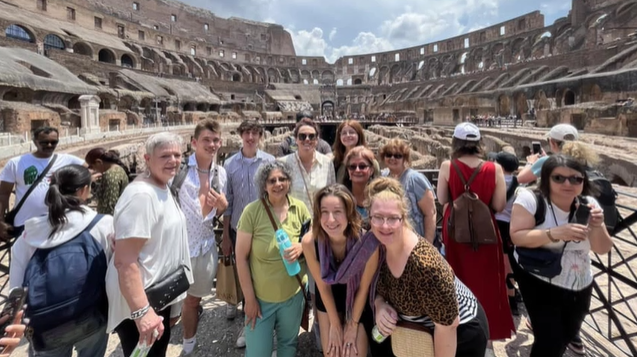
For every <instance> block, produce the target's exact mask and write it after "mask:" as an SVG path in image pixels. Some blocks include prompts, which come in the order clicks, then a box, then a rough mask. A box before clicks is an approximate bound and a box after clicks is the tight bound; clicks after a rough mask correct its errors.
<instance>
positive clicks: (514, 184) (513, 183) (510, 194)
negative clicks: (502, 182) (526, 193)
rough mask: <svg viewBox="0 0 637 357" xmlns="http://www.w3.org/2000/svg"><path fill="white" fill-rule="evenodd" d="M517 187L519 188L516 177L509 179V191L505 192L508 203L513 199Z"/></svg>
mask: <svg viewBox="0 0 637 357" xmlns="http://www.w3.org/2000/svg"><path fill="white" fill-rule="evenodd" d="M518 186H520V183H519V182H518V177H517V176H513V177H511V186H509V189H508V190H507V202H509V200H510V199H511V198H512V197H513V195H514V194H515V190H517V188H518Z"/></svg>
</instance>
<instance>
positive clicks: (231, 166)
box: [223, 150, 274, 230]
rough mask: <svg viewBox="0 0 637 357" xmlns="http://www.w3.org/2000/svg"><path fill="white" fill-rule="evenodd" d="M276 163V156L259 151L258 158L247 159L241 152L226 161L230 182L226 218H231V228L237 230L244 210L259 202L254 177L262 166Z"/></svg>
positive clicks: (227, 190)
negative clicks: (267, 163) (252, 203)
mask: <svg viewBox="0 0 637 357" xmlns="http://www.w3.org/2000/svg"><path fill="white" fill-rule="evenodd" d="M271 161H274V156H272V155H270V154H268V153H266V152H264V151H261V150H257V155H256V157H253V158H245V157H244V156H243V153H242V152H241V150H239V152H238V153H236V154H234V155H232V156H231V157H230V158H229V159H227V160H226V162H225V163H224V165H223V167H224V169H226V175H227V177H228V181H227V184H226V199H227V200H228V208H227V209H226V211H225V213H224V214H223V215H224V216H226V217H227V216H231V217H232V219H231V220H230V228H232V229H234V230H236V229H237V224H238V223H239V218H241V213H242V212H243V209H244V208H245V207H246V206H247V205H248V203H250V202H252V201H256V200H257V191H258V190H257V186H256V184H255V182H254V176H255V175H256V172H257V169H258V168H259V167H260V166H261V164H263V163H266V162H271Z"/></svg>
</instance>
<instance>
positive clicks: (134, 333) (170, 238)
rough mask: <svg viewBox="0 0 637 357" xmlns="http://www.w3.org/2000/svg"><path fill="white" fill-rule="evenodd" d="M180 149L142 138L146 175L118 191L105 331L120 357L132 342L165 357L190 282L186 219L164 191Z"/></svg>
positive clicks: (174, 143) (169, 139)
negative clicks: (118, 343)
mask: <svg viewBox="0 0 637 357" xmlns="http://www.w3.org/2000/svg"><path fill="white" fill-rule="evenodd" d="M181 150H182V139H181V137H179V136H178V135H175V134H173V133H169V132H162V133H158V134H154V135H152V136H151V137H150V138H148V140H147V141H146V154H144V160H145V162H146V173H145V174H144V175H141V176H138V177H137V178H136V179H135V181H133V182H132V183H130V184H129V185H128V186H127V187H126V189H124V192H123V193H122V196H121V197H120V199H119V201H118V202H117V205H116V206H115V215H114V225H115V234H116V236H115V240H116V244H115V253H114V258H113V259H111V261H110V264H109V267H108V271H107V273H106V292H107V294H108V301H109V312H108V326H107V332H109V333H110V332H111V331H113V330H114V331H115V332H117V334H118V335H119V339H120V341H121V344H122V350H123V351H124V355H125V356H130V355H131V353H132V352H133V350H134V349H135V347H136V346H137V344H138V343H140V344H144V343H145V344H146V345H148V346H152V348H151V350H150V352H149V354H148V356H154V357H160V356H162V357H163V356H165V355H166V349H167V347H168V340H169V339H170V325H169V323H170V318H171V316H175V315H177V314H178V313H179V308H178V307H179V304H176V303H178V302H180V301H181V300H183V299H184V298H185V297H186V294H185V293H186V290H187V289H188V286H189V285H190V284H191V283H192V274H191V273H190V254H189V250H188V236H187V232H186V218H185V217H184V214H183V213H182V211H181V209H180V208H179V205H178V204H177V201H176V200H175V197H173V195H172V193H171V192H170V189H169V186H168V183H169V181H170V180H172V178H173V177H174V176H175V174H176V173H177V171H178V170H179V166H180V164H181ZM207 199H210V198H209V197H207ZM158 295H160V296H161V298H159V299H158V298H157V296H158ZM171 310H173V311H172V313H171Z"/></svg>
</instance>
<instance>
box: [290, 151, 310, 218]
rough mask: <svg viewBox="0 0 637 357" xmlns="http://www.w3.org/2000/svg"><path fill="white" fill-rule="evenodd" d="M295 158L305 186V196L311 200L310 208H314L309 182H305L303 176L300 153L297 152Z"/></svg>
mask: <svg viewBox="0 0 637 357" xmlns="http://www.w3.org/2000/svg"><path fill="white" fill-rule="evenodd" d="M294 157H295V158H296V164H297V165H299V171H300V172H301V178H302V179H303V186H305V194H306V195H307V198H308V200H310V206H314V202H312V197H311V196H310V190H308V188H307V182H305V175H303V167H302V166H301V159H300V158H299V153H298V152H297V153H296V154H295V155H294Z"/></svg>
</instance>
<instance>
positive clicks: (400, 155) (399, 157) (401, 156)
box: [385, 152, 403, 160]
mask: <svg viewBox="0 0 637 357" xmlns="http://www.w3.org/2000/svg"><path fill="white" fill-rule="evenodd" d="M385 157H386V158H388V159H391V158H394V159H396V160H400V159H402V158H403V154H395V153H393V152H390V153H387V154H385Z"/></svg>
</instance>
